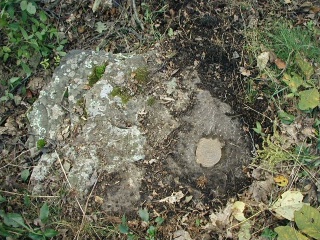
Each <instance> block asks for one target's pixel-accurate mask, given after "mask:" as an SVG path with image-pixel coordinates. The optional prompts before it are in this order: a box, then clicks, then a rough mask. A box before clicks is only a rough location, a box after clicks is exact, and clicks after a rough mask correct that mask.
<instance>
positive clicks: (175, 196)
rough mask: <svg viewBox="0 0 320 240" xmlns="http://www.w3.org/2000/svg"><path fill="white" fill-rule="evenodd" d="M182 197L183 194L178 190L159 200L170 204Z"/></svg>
mask: <svg viewBox="0 0 320 240" xmlns="http://www.w3.org/2000/svg"><path fill="white" fill-rule="evenodd" d="M183 197H184V194H183V192H182V191H179V192H173V193H172V194H171V196H169V197H166V198H163V199H161V200H159V202H167V203H170V204H174V203H176V202H180V200H181V199H182V198H183Z"/></svg>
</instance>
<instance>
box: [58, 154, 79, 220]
mask: <svg viewBox="0 0 320 240" xmlns="http://www.w3.org/2000/svg"><path fill="white" fill-rule="evenodd" d="M55 153H56V155H57V157H58V160H59V164H60V166H61V169H62V172H63V174H64V177H65V178H66V180H67V182H68V185H69V187H70V189H72V186H71V183H70V182H69V179H68V177H67V174H66V171H65V170H64V167H63V166H62V162H61V159H60V157H59V154H58V153H57V151H56V150H55ZM75 199H76V202H77V204H78V205H79V208H80V210H81V212H82V214H85V212H84V211H83V209H82V207H81V204H80V202H79V200H78V198H77V196H75Z"/></svg>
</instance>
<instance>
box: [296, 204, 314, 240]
mask: <svg viewBox="0 0 320 240" xmlns="http://www.w3.org/2000/svg"><path fill="white" fill-rule="evenodd" d="M294 220H295V222H296V224H297V226H298V228H299V229H300V230H301V231H302V232H304V233H305V234H307V235H308V236H310V237H313V238H315V239H320V213H319V211H318V210H317V209H315V208H313V207H310V206H307V205H304V206H303V207H302V208H301V209H300V210H299V211H296V212H295V213H294Z"/></svg>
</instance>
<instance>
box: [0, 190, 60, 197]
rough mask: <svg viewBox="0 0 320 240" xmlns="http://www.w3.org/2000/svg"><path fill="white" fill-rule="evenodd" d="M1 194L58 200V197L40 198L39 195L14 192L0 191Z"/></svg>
mask: <svg viewBox="0 0 320 240" xmlns="http://www.w3.org/2000/svg"><path fill="white" fill-rule="evenodd" d="M0 192H2V193H6V194H11V195H18V196H28V197H32V198H58V197H59V196H40V195H29V194H22V193H15V192H9V191H4V190H0Z"/></svg>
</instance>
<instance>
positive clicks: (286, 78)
mask: <svg viewBox="0 0 320 240" xmlns="http://www.w3.org/2000/svg"><path fill="white" fill-rule="evenodd" d="M282 81H283V82H285V83H286V84H287V85H288V87H289V88H290V91H291V92H292V93H296V92H297V91H298V88H299V87H300V86H301V85H302V84H303V79H302V77H301V76H300V75H298V74H296V73H294V72H292V73H291V75H290V74H287V73H285V74H283V78H282Z"/></svg>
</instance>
